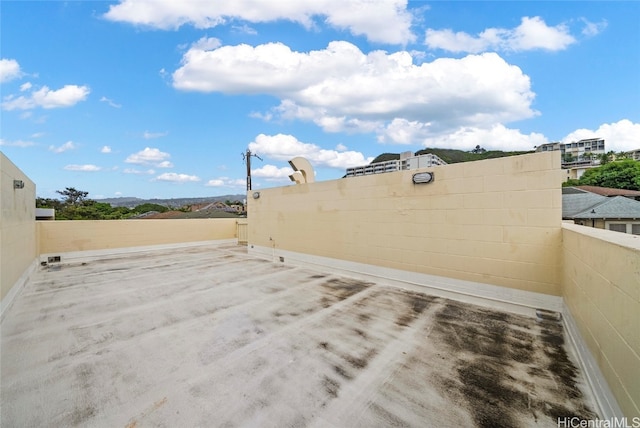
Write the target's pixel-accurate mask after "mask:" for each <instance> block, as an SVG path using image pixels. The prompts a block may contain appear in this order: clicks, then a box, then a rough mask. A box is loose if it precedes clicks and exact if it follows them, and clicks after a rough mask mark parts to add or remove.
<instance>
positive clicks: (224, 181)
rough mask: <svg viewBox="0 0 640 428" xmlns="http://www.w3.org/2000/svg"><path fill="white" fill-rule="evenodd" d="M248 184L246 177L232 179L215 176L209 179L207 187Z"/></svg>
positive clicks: (243, 185)
mask: <svg viewBox="0 0 640 428" xmlns="http://www.w3.org/2000/svg"><path fill="white" fill-rule="evenodd" d="M246 185H247V182H246V180H244V179H240V178H238V179H232V178H229V177H220V178H214V179H212V180H209V181H207V184H205V186H207V187H245V186H246Z"/></svg>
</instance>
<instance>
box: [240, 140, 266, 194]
mask: <svg viewBox="0 0 640 428" xmlns="http://www.w3.org/2000/svg"><path fill="white" fill-rule="evenodd" d="M251 156H253V157H255V158H258V159H260V160H262V158H261V157H260V156H258V155H256V154H255V153H251V150H249V149H247V152H246V153H243V154H242V159H243V160H244V161H245V163H246V164H247V192H248V191H249V190H251Z"/></svg>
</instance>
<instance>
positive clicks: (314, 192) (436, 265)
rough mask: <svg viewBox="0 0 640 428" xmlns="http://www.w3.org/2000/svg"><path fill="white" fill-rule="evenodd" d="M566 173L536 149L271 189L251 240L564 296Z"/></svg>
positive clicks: (253, 203)
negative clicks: (427, 179)
mask: <svg viewBox="0 0 640 428" xmlns="http://www.w3.org/2000/svg"><path fill="white" fill-rule="evenodd" d="M422 171H428V172H433V174H434V175H435V180H434V181H433V182H432V183H429V184H414V183H413V180H412V176H413V174H415V173H417V172H422ZM562 179H563V172H562V170H561V169H560V162H559V156H556V155H555V154H553V153H536V154H528V155H522V156H513V157H508V158H499V159H489V160H483V161H476V162H467V163H461V164H452V165H443V166H435V167H427V168H421V169H417V170H410V171H409V170H407V171H397V172H390V173H384V174H373V175H364V176H357V177H349V178H343V179H338V180H331V181H323V182H316V183H312V184H299V185H295V186H285V187H277V188H269V189H263V190H261V191H260V193H261V195H260V198H259V199H249V200H248V213H249V214H248V217H249V219H250V222H249V225H248V229H249V232H248V233H249V244H254V245H260V246H264V247H270V246H274V247H275V248H276V249H277V250H278V249H279V250H288V251H292V252H296V253H306V254H310V255H316V256H322V257H328V258H332V259H338V260H347V261H352V262H356V263H363V264H367V265H375V266H381V267H388V268H393V269H398V270H406V271H412V272H416V273H423V274H430V275H435V276H439V277H451V278H456V279H459V280H465V281H471V282H478V283H485V284H490V285H498V286H502V287H506V288H512V289H519V290H523V291H533V292H537V293H541V294H550V295H555V296H560V295H561V290H560V279H559V278H560V270H561V266H560V264H561V249H562V232H561V223H562V194H561V183H562Z"/></svg>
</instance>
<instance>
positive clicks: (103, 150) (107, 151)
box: [100, 146, 111, 153]
mask: <svg viewBox="0 0 640 428" xmlns="http://www.w3.org/2000/svg"><path fill="white" fill-rule="evenodd" d="M100 153H111V147H109V146H103V147H102V148H101V149H100Z"/></svg>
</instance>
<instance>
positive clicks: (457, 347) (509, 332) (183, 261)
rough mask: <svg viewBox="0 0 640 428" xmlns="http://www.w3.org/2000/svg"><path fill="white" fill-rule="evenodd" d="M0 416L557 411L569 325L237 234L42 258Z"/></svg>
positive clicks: (467, 417) (292, 420)
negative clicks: (282, 257)
mask: <svg viewBox="0 0 640 428" xmlns="http://www.w3.org/2000/svg"><path fill="white" fill-rule="evenodd" d="M1 327H2V330H1V333H2V334H1V348H0V361H1V363H0V364H1V397H0V398H1V407H0V418H1V419H0V425H2V426H3V427H4V426H6V427H45V426H56V427H63V426H91V427H127V428H133V427H234V426H259V427H302V426H315V427H376V426H415V427H435V426H440V427H453V426H458V427H473V426H478V427H481V426H482V427H489V426H491V427H498V426H514V427H526V426H536V427H547V426H548V427H557V426H558V425H557V418H558V417H572V416H578V417H583V418H586V419H594V418H595V417H596V415H594V413H593V409H594V407H593V405H592V404H591V400H590V399H589V396H588V395H587V394H586V393H585V389H584V388H583V387H582V385H583V381H582V374H581V373H580V371H579V370H578V369H577V365H576V364H575V363H574V362H573V361H572V358H571V352H568V351H567V349H566V347H565V345H564V333H563V330H562V325H561V324H560V323H558V322H554V321H541V320H537V319H536V318H530V317H527V316H523V315H517V314H513V313H507V312H501V311H498V310H489V309H486V308H482V307H479V306H474V305H471V304H468V303H462V302H458V301H454V300H448V299H445V298H442V297H434V296H429V295H427V294H422V293H418V292H415V291H412V290H408V289H403V288H401V287H392V286H389V285H386V284H385V285H383V284H378V283H375V282H368V281H363V280H362V279H357V278H355V277H348V276H344V275H338V274H335V273H330V272H321V271H318V270H312V269H311V268H307V267H300V266H289V265H284V264H281V263H273V262H271V261H270V260H264V259H261V258H257V257H253V256H250V255H248V254H247V251H246V248H245V247H241V246H235V245H232V244H224V245H204V246H202V245H201V246H193V247H186V248H181V249H172V250H169V249H164V250H154V251H146V252H141V253H135V254H121V255H111V256H108V257H103V258H96V259H92V260H88V261H85V262H82V263H81V262H77V263H73V262H69V263H65V261H64V260H63V261H62V263H60V264H58V265H49V266H45V267H41V268H40V269H39V270H38V272H36V273H35V274H34V275H32V277H31V279H30V280H29V282H28V283H27V285H26V287H25V289H24V290H23V292H22V293H21V294H20V295H19V296H18V298H17V299H16V301H15V302H14V304H13V306H12V307H11V308H10V310H9V312H8V313H7V314H6V316H5V318H4V320H3V322H2V326H1Z"/></svg>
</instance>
